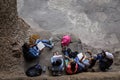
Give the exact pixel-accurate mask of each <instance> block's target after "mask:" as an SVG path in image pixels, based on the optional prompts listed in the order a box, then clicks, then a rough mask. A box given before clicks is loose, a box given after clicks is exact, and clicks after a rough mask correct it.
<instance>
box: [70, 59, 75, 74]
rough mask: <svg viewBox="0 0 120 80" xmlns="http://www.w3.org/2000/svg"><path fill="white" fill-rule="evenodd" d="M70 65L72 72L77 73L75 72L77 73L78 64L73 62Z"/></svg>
mask: <svg viewBox="0 0 120 80" xmlns="http://www.w3.org/2000/svg"><path fill="white" fill-rule="evenodd" d="M70 65H71V70H72V72H75V71H76V62H74V61H72V62H71V63H70Z"/></svg>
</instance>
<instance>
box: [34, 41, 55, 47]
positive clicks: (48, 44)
mask: <svg viewBox="0 0 120 80" xmlns="http://www.w3.org/2000/svg"><path fill="white" fill-rule="evenodd" d="M39 42H42V43H43V44H44V45H45V47H48V48H53V45H52V44H50V41H49V40H40V39H37V40H36V42H35V43H36V44H37V43H39Z"/></svg>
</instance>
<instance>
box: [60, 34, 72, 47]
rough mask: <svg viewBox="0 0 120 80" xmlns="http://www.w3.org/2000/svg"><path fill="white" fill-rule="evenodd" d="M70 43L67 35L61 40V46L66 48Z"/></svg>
mask: <svg viewBox="0 0 120 80" xmlns="http://www.w3.org/2000/svg"><path fill="white" fill-rule="evenodd" d="M70 42H71V37H70V36H69V35H65V36H63V37H62V39H61V45H62V46H68V45H69V44H70Z"/></svg>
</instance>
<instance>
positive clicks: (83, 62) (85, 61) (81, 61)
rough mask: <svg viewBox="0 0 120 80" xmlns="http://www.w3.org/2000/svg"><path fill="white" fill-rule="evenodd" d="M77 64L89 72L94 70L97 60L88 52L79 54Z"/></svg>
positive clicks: (76, 59)
mask: <svg viewBox="0 0 120 80" xmlns="http://www.w3.org/2000/svg"><path fill="white" fill-rule="evenodd" d="M74 60H75V61H76V63H77V64H78V65H79V66H80V67H81V68H82V70H83V71H88V69H92V67H93V66H94V65H95V63H96V60H95V59H94V57H93V56H92V53H91V51H89V50H88V51H86V52H85V54H84V53H79V54H77V56H76V57H75V59H74Z"/></svg>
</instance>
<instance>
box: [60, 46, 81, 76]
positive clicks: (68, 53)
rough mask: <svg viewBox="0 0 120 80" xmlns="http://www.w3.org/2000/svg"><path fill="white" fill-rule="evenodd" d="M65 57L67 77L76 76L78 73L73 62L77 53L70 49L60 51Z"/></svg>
mask: <svg viewBox="0 0 120 80" xmlns="http://www.w3.org/2000/svg"><path fill="white" fill-rule="evenodd" d="M62 52H63V53H64V55H65V67H66V69H65V70H66V73H67V74H69V75H72V74H76V73H78V71H79V66H78V64H77V63H76V62H75V61H74V57H75V56H76V55H77V52H76V53H74V52H72V50H71V49H70V48H68V49H67V50H64V51H62Z"/></svg>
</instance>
